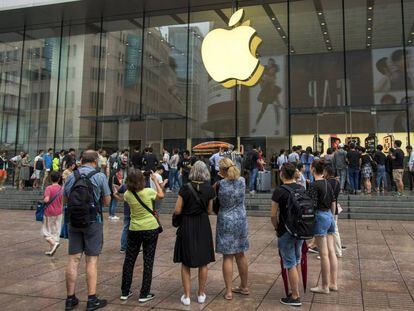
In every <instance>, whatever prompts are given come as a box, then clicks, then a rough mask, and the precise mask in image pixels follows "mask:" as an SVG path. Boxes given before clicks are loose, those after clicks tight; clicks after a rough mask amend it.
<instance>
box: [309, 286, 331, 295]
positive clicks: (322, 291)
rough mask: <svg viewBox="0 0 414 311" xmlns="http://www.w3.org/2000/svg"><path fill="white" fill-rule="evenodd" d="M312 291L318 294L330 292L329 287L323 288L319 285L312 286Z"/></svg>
mask: <svg viewBox="0 0 414 311" xmlns="http://www.w3.org/2000/svg"><path fill="white" fill-rule="evenodd" d="M310 291H311V292H312V293H317V294H329V289H323V288H322V287H319V286H317V287H313V288H311V289H310Z"/></svg>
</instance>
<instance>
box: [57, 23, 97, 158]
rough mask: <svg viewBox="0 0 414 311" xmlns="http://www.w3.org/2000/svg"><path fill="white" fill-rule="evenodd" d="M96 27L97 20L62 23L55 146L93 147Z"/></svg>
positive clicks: (95, 99)
mask: <svg viewBox="0 0 414 311" xmlns="http://www.w3.org/2000/svg"><path fill="white" fill-rule="evenodd" d="M100 29H101V27H100V23H99V22H97V23H89V24H85V25H74V26H73V25H72V26H65V27H64V33H63V39H62V44H63V46H62V62H61V63H62V65H61V81H60V85H59V94H60V96H59V114H58V123H57V124H58V128H57V131H56V141H57V149H69V148H75V149H76V150H78V149H81V150H85V149H87V148H95V140H96V139H95V137H96V116H97V112H98V111H97V107H98V101H99V102H100V104H99V107H100V108H101V109H102V100H103V95H102V93H100V94H99V96H98V80H97V79H98V70H97V68H99V53H100V49H99V43H100Z"/></svg>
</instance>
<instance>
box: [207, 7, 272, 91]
mask: <svg viewBox="0 0 414 311" xmlns="http://www.w3.org/2000/svg"><path fill="white" fill-rule="evenodd" d="M243 14H244V11H243V9H240V10H238V11H236V12H235V13H234V14H233V15H232V16H231V18H230V20H229V27H233V26H236V25H237V24H239V23H240V21H241V20H242V18H243ZM261 42H262V40H261V39H260V38H259V37H258V36H257V33H256V30H255V29H254V28H252V27H250V21H249V20H247V21H245V22H244V23H241V25H240V26H237V27H234V28H232V29H231V30H227V29H222V28H218V29H214V30H212V31H210V32H209V33H208V34H207V36H206V37H205V38H204V40H203V43H202V45H201V57H202V59H203V63H204V66H205V67H206V70H207V72H208V74H209V75H210V76H211V78H213V80H215V81H217V82H219V83H221V84H222V85H223V86H224V87H226V88H231V87H233V86H235V85H236V84H243V85H246V86H253V85H255V84H256V83H257V82H258V81H259V79H260V77H261V75H262V74H263V70H264V67H263V66H262V65H261V64H260V62H259V59H257V57H256V50H257V47H258V46H259V44H260V43H261Z"/></svg>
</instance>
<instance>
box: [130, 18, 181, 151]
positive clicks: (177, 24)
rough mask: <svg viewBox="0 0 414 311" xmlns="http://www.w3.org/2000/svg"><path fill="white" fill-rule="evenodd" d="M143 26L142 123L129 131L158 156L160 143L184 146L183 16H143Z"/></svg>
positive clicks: (136, 123) (160, 147)
mask: <svg viewBox="0 0 414 311" xmlns="http://www.w3.org/2000/svg"><path fill="white" fill-rule="evenodd" d="M145 24H146V25H145V27H146V28H145V37H144V63H143V66H144V68H143V77H142V102H141V105H142V107H141V111H142V115H141V117H142V119H143V121H140V122H135V123H134V131H133V132H134V133H139V134H138V135H139V139H140V140H141V141H143V145H151V146H152V147H153V148H154V153H156V154H160V153H161V151H162V150H161V149H162V147H163V145H164V143H165V142H164V140H167V139H168V140H169V144H170V145H175V146H178V145H183V144H184V143H185V124H186V121H185V118H186V102H187V98H186V96H187V88H186V82H187V36H188V25H187V15H186V14H182V15H180V16H178V15H176V14H171V15H165V16H156V17H147V18H146V22H145ZM172 139H173V140H174V141H173V142H172V141H171V140H172ZM175 146H174V147H175ZM170 147H172V146H170ZM169 149H171V148H169Z"/></svg>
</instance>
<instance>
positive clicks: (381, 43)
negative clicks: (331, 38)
mask: <svg viewBox="0 0 414 311" xmlns="http://www.w3.org/2000/svg"><path fill="white" fill-rule="evenodd" d="M345 23H346V48H347V52H346V63H347V78H348V81H349V83H348V90H349V94H350V96H349V105H350V110H349V122H350V129H351V134H350V136H352V137H355V138H357V139H358V140H359V141H361V145H362V146H366V143H365V140H366V138H369V137H372V138H373V139H375V141H378V143H381V144H384V143H386V141H384V137H385V136H388V135H391V136H393V137H394V139H400V140H402V142H403V145H405V144H407V142H408V136H407V133H406V130H407V126H406V122H407V119H406V105H405V97H406V88H405V85H406V84H405V83H406V77H405V63H404V50H403V42H402V23H401V1H400V0H377V1H367V2H361V1H357V0H350V1H345ZM407 52H410V51H409V50H407ZM409 57H410V58H411V56H409ZM407 66H409V63H407ZM409 68H410V66H409ZM409 70H410V71H411V69H409ZM407 83H408V87H409V89H412V87H413V86H412V83H414V81H411V78H410V77H409V76H407ZM387 116H388V117H387Z"/></svg>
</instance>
